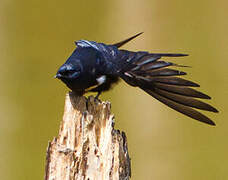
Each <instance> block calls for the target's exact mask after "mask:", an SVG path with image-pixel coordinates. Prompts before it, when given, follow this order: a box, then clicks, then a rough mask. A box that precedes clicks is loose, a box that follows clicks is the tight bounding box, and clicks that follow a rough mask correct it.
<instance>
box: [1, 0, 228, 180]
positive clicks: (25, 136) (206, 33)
mask: <svg viewBox="0 0 228 180" xmlns="http://www.w3.org/2000/svg"><path fill="white" fill-rule="evenodd" d="M227 7H228V2H227V1H225V0H220V1H216V0H208V1H204V0H199V1H196V0H193V1H181V0H173V1H159V0H145V1H140V0H131V1H126V0H114V1H106V0H100V1H88V0H87V1H78V0H70V1H54V0H48V1H45V0H20V1H17V0H1V2H0V39H1V40H0V58H1V66H0V80H1V86H0V96H1V103H0V107H1V108H0V117H1V126H0V142H1V144H0V154H1V158H0V174H1V179H4V180H12V179H17V180H31V179H34V180H36V179H37V180H38V179H43V177H44V167H45V153H46V147H47V143H48V141H49V140H52V139H53V137H54V136H56V135H57V133H58V128H59V124H60V121H61V119H62V113H63V106H64V97H65V94H66V92H67V91H68V89H67V88H66V87H65V85H64V84H62V83H61V82H60V81H58V80H56V79H54V78H53V76H54V75H55V73H56V70H57V68H58V67H59V66H60V65H61V64H62V63H63V62H65V60H66V59H67V57H68V56H69V55H70V54H71V52H72V51H73V49H74V48H75V45H74V41H75V40H79V39H88V40H94V41H99V42H105V43H114V42H117V41H119V40H123V39H125V38H126V37H129V36H131V35H134V34H136V33H138V32H141V31H144V32H145V33H144V34H143V35H142V36H141V37H139V38H137V39H136V40H134V41H133V42H131V43H129V44H127V45H126V46H124V48H126V49H129V50H147V51H153V52H180V53H189V54H190V56H189V57H185V58H180V59H178V60H176V61H175V62H179V63H181V64H186V65H190V66H193V68H190V69H186V71H187V72H188V74H189V75H188V76H187V77H188V79H191V80H195V81H196V82H198V83H200V84H201V90H202V91H204V92H205V93H208V94H209V95H210V96H212V97H213V99H212V101H211V104H213V105H214V106H216V107H217V108H218V109H219V110H220V113H219V114H211V113H206V114H207V115H209V116H210V117H211V118H212V119H213V120H215V121H216V123H217V126H216V127H215V128H214V127H209V126H207V125H204V124H201V123H198V122H196V121H194V120H190V118H188V117H185V116H183V115H181V114H179V113H177V112H174V111H173V110H171V109H169V108H167V107H165V106H164V105H163V104H161V103H159V102H157V101H156V100H155V99H153V98H151V97H149V95H147V94H145V93H144V92H143V91H141V90H139V89H136V88H132V87H130V86H128V85H126V84H125V83H123V82H121V83H120V84H119V85H118V86H116V87H115V88H114V89H113V90H112V91H110V92H108V93H105V94H103V95H102V96H101V99H103V100H109V101H111V102H112V111H113V113H114V114H115V120H116V128H119V129H120V130H123V131H125V132H126V134H127V137H128V144H129V151H130V156H131V159H132V179H133V180H136V179H137V180H138V179H146V180H147V179H148V180H150V179H151V180H154V179H156V180H164V179H169V180H183V179H184V180H192V179H194V180H202V179H207V180H225V179H228V155H227V152H228V140H227V137H228V121H227V117H228V111H227V106H228V99H227V96H228V72H227V66H228V58H227V57H228V36H227V32H228V21H227V18H228V13H227Z"/></svg>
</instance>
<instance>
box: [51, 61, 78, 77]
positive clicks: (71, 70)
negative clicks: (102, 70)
mask: <svg viewBox="0 0 228 180" xmlns="http://www.w3.org/2000/svg"><path fill="white" fill-rule="evenodd" d="M80 73H81V67H80V66H79V65H77V64H70V63H69V64H63V65H62V66H61V67H60V68H59V69H58V71H57V73H56V75H55V78H58V79H61V80H73V79H76V78H77V77H78V76H79V75H80Z"/></svg>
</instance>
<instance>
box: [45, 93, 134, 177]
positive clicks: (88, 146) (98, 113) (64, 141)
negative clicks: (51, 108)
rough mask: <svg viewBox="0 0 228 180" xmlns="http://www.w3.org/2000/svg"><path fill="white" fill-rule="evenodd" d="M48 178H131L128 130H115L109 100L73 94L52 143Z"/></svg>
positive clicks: (49, 153)
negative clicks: (103, 100)
mask: <svg viewBox="0 0 228 180" xmlns="http://www.w3.org/2000/svg"><path fill="white" fill-rule="evenodd" d="M45 173H46V174H45V180H84V179H85V180H106V179H107V180H109V179H110V180H116V179H120V180H127V179H129V178H130V175H131V169H130V158H129V155H128V149H127V140H126V136H125V133H124V132H120V131H119V130H115V129H114V117H113V115H111V112H110V103H109V102H100V101H99V100H97V99H95V98H94V97H92V96H90V97H89V98H88V99H87V98H85V97H83V96H77V95H75V94H73V93H69V94H67V96H66V101H65V110H64V116H63V121H62V122H61V126H60V130H59V135H58V137H57V138H54V139H53V141H52V142H50V143H49V145H48V149H47V157H46V172H45Z"/></svg>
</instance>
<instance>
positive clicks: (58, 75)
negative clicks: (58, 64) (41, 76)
mask: <svg viewBox="0 0 228 180" xmlns="http://www.w3.org/2000/svg"><path fill="white" fill-rule="evenodd" d="M60 77H62V76H61V74H59V73H57V74H56V75H55V76H54V78H58V79H59V78H60Z"/></svg>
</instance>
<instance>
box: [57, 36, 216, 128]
mask: <svg viewBox="0 0 228 180" xmlns="http://www.w3.org/2000/svg"><path fill="white" fill-rule="evenodd" d="M140 34H141V33H139V34H137V35H135V36H132V37H130V38H128V39H126V40H124V41H121V42H119V43H116V44H113V45H106V44H103V43H97V42H94V41H86V40H80V41H77V42H76V45H77V48H76V49H75V50H74V52H73V53H72V55H71V56H70V57H69V58H68V60H67V61H66V62H65V63H64V64H63V65H62V66H61V67H60V68H59V70H58V72H57V74H56V77H57V78H59V79H61V80H62V81H63V82H64V83H65V84H66V85H67V86H68V87H69V88H70V89H71V90H72V91H75V92H78V93H82V94H83V93H85V92H88V91H93V92H98V95H97V96H99V95H100V93H101V92H103V91H107V90H109V89H110V88H111V87H112V85H113V84H114V83H116V82H118V80H119V78H121V79H123V80H124V81H125V82H127V83H128V84H130V85H131V86H135V87H139V88H141V89H142V90H144V91H145V92H146V93H148V94H149V95H151V96H152V97H154V98H155V99H157V100H159V101H160V102H162V103H164V104H166V105H167V106H169V107H171V108H172V109H174V110H176V111H178V112H181V113H182V114H185V115H187V116H189V117H191V118H193V119H196V120H198V121H201V122H204V123H207V124H210V125H215V123H214V122H213V121H212V120H210V119H209V118H208V117H206V116H205V115H203V114H201V113H200V112H198V111H196V110H195V109H200V110H205V111H210V112H218V111H217V110H216V109H215V108H214V107H212V106H211V105H209V104H207V103H205V102H202V101H200V100H198V99H199V98H200V99H210V97H209V96H208V95H206V94H204V93H202V92H199V91H197V90H195V89H193V88H192V87H199V84H197V83H194V82H192V81H189V80H186V79H183V78H181V76H183V75H186V73H185V72H183V71H179V70H175V69H172V68H171V67H176V66H178V67H186V66H183V65H178V64H175V63H172V62H167V61H164V60H161V58H162V57H169V58H171V57H172V58H173V57H183V56H187V55H186V54H171V53H159V54H158V53H149V52H145V51H138V52H132V51H127V50H120V49H119V48H120V47H121V46H122V45H124V44H125V43H127V42H129V41H130V40H132V39H134V38H135V37H137V36H139V35H140Z"/></svg>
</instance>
